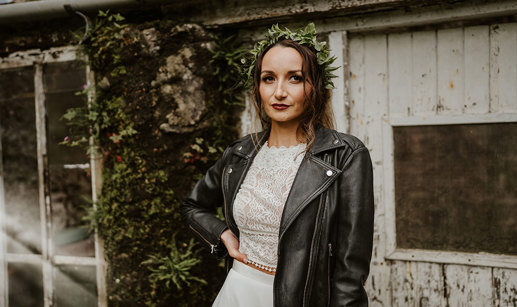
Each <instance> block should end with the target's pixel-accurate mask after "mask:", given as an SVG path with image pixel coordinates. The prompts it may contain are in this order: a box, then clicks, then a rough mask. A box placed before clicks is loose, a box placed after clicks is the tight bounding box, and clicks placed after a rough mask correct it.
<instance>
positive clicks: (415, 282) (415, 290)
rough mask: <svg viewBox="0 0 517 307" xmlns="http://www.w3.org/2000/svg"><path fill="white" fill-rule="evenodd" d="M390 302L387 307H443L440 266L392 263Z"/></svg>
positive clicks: (403, 262) (421, 263) (442, 279)
mask: <svg viewBox="0 0 517 307" xmlns="http://www.w3.org/2000/svg"><path fill="white" fill-rule="evenodd" d="M391 276H392V279H391V283H392V286H391V289H392V292H393V293H392V300H391V302H390V304H386V305H388V306H415V307H416V306H418V307H420V306H445V298H444V296H443V293H444V278H443V272H442V266H441V265H440V264H435V263H426V262H420V263H419V262H411V261H394V262H392V265H391Z"/></svg>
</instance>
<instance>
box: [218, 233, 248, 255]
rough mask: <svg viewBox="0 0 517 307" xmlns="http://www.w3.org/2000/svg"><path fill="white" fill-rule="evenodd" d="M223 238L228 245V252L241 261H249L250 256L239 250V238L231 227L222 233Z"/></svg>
mask: <svg viewBox="0 0 517 307" xmlns="http://www.w3.org/2000/svg"><path fill="white" fill-rule="evenodd" d="M221 240H222V241H223V243H224V245H225V246H226V249H227V250H228V254H230V256H231V257H232V258H234V259H237V260H239V261H240V262H244V263H248V256H246V254H243V253H241V252H239V239H237V237H236V236H235V235H234V234H233V232H232V231H231V230H230V229H226V230H225V231H224V232H223V233H222V234H221Z"/></svg>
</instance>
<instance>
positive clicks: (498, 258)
mask: <svg viewBox="0 0 517 307" xmlns="http://www.w3.org/2000/svg"><path fill="white" fill-rule="evenodd" d="M516 122H517V113H488V114H460V115H434V116H408V117H403V116H400V117H395V116H391V118H387V117H386V118H384V120H383V128H382V134H383V135H382V138H383V145H382V147H383V152H384V178H383V185H384V189H383V193H384V195H383V196H384V199H385V204H384V206H385V212H386V259H387V260H404V261H423V262H431V263H442V264H465V265H475V266H486V267H499V268H509V269H517V256H513V255H504V254H493V253H487V252H479V253H468V252H454V251H441V250H425V249H403V248H398V247H397V239H396V237H397V233H396V214H395V210H396V204H395V163H394V162H395V161H394V149H395V148H394V143H393V127H402V126H430V125H458V124H491V123H516Z"/></svg>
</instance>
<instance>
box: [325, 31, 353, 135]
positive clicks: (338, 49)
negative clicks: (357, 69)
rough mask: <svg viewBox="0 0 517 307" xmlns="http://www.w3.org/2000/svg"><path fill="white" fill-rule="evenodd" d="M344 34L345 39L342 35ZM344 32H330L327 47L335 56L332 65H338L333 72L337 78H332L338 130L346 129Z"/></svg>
mask: <svg viewBox="0 0 517 307" xmlns="http://www.w3.org/2000/svg"><path fill="white" fill-rule="evenodd" d="M344 36H345V39H343V37H344ZM345 41H346V32H341V31H340V32H332V33H330V35H329V49H330V53H331V55H333V56H335V57H336V60H335V61H334V63H333V65H332V66H336V67H339V68H338V69H337V70H335V71H334V72H333V73H334V74H335V75H336V76H337V78H334V79H333V82H334V86H335V87H336V88H335V89H333V90H332V111H333V113H334V119H335V124H336V126H335V129H336V130H337V131H339V132H345V133H346V132H347V131H348V112H347V111H348V108H349V106H348V105H347V104H348V100H347V99H345V65H346V63H345V59H344V56H343V53H344V52H345V50H346V47H345V45H344V42H345Z"/></svg>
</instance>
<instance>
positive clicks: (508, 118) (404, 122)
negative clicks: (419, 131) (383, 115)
mask: <svg viewBox="0 0 517 307" xmlns="http://www.w3.org/2000/svg"><path fill="white" fill-rule="evenodd" d="M515 121H517V113H510V112H508V113H487V114H463V115H461V114H458V115H436V116H411V117H392V118H390V120H389V122H390V124H391V125H393V126H419V125H453V124H486V123H505V122H515Z"/></svg>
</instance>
